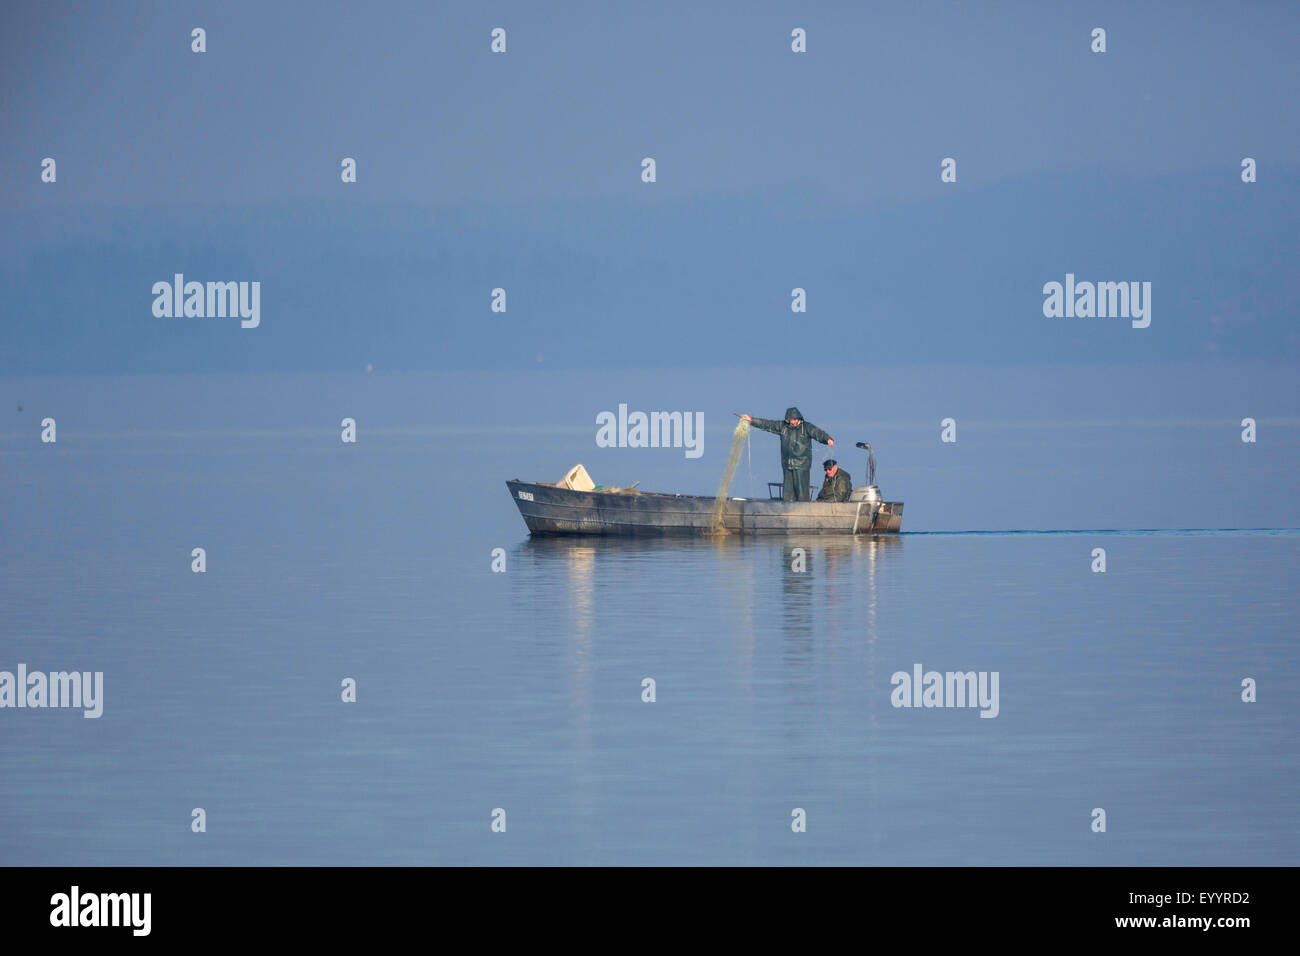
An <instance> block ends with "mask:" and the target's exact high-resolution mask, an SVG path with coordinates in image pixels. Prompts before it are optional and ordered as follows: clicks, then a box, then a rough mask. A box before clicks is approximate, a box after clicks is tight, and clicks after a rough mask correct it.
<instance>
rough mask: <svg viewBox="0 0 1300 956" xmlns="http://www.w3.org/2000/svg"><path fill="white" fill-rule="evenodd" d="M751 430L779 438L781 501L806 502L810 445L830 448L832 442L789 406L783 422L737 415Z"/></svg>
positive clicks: (829, 437)
mask: <svg viewBox="0 0 1300 956" xmlns="http://www.w3.org/2000/svg"><path fill="white" fill-rule="evenodd" d="M740 417H741V418H743V419H744V420H745V421H747V422H749V423H750V424H751V425H753V426H754V427H755V428H761V429H762V430H763V431H765V432H771V433H772V434H774V435H780V436H781V469H782V471H784V472H785V486H784V488H783V489H782V491H781V498H782V500H784V501H807V500H808V484H809V483H808V477H809V474H810V473H811V472H812V443H813V441H814V440H815V441H819V442H821V443H822V444H823V445H834V444H835V439H834V438H832V437H831V436H830V435H828V434H826V433H825V432H824V431H822V430H821V429H820V428H818V427H817V426H816V425H814V424H813V423H812V422H806V421H804V420H803V414H802V413H801V412H800V411H799V409H797V408H795V407H794V406H793V405H792V406H790V407H789V408H787V409H786V410H785V421H780V422H778V421H774V420H773V419H770V418H754V417H752V416H750V415H741V416H740Z"/></svg>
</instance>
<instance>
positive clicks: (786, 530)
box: [506, 478, 903, 535]
mask: <svg viewBox="0 0 1300 956" xmlns="http://www.w3.org/2000/svg"><path fill="white" fill-rule="evenodd" d="M506 487H507V488H509V489H510V497H511V498H513V499H514V502H515V504H516V505H517V506H518V508H519V513H520V514H521V515H522V516H523V519H524V523H525V524H526V525H528V530H529V532H530V533H531V534H539V535H540V534H596V535H671V534H712V533H716V532H714V531H713V529H712V527H711V520H712V514H713V505H714V502H715V500H716V499H714V498H712V497H706V496H704V495H662V494H651V493H643V494H626V493H619V492H603V491H571V490H570V489H567V488H559V487H556V486H555V485H552V484H546V483H544V482H528V481H520V480H519V479H517V478H516V479H514V480H513V481H507V482H506ZM876 507H877V506H876V505H874V504H872V503H871V502H868V501H846V502H842V503H830V502H816V501H765V500H762V499H758V498H729V499H727V503H726V507H725V508H724V509H723V515H722V525H723V528H724V529H725V530H726V531H728V532H729V533H731V534H742V535H748V534H896V533H897V532H898V531H899V530H900V529H901V527H902V523H903V503H902V502H901V501H883V502H880V504H879V510H878V511H876ZM873 512H875V513H874V514H873Z"/></svg>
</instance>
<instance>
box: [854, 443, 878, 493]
mask: <svg viewBox="0 0 1300 956" xmlns="http://www.w3.org/2000/svg"><path fill="white" fill-rule="evenodd" d="M858 447H859V448H861V449H862V450H863V451H865V452H866V453H867V483H866V484H865V485H859V486H858V487H857V488H854V489H853V493H852V494H851V495H849V501H866V502H869V503H871V504H872V505H879V504H880V489H879V488H877V487H876V453H875V452H874V451H872V450H871V446H870V445H869V444H867V443H866V442H864V441H860V442H858Z"/></svg>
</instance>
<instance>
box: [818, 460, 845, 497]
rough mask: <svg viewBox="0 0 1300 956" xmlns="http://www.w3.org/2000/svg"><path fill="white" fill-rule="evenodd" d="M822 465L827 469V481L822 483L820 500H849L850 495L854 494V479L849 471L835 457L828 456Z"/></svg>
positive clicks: (819, 493) (819, 494)
mask: <svg viewBox="0 0 1300 956" xmlns="http://www.w3.org/2000/svg"><path fill="white" fill-rule="evenodd" d="M822 467H823V468H825V469H826V481H825V482H823V483H822V490H821V491H819V492H818V493H817V500H818V501H848V500H849V496H850V495H852V494H853V480H852V479H851V478H850V477H849V473H848V472H847V471H845V470H844V469H843V468H841V467H840V463H839V462H837V461H836V460H835V459H834V458H827V459H826V460H825V461H824V462H822Z"/></svg>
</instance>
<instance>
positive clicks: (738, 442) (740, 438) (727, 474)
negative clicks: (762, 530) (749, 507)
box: [709, 418, 749, 534]
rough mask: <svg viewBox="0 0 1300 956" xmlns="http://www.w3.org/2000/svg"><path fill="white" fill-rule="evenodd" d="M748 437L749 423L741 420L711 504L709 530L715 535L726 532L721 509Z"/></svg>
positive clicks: (724, 503) (725, 501) (724, 504)
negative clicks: (714, 498) (716, 492)
mask: <svg viewBox="0 0 1300 956" xmlns="http://www.w3.org/2000/svg"><path fill="white" fill-rule="evenodd" d="M748 437H749V422H747V421H745V420H744V419H743V418H742V419H741V420H740V422H739V423H737V425H736V431H735V432H734V434H733V436H732V439H731V454H730V455H728V456H727V467H726V470H724V471H723V472H722V484H720V485H718V497H717V499H716V500H715V501H714V502H713V514H712V516H711V517H710V519H709V528H710V530H712V531H714V532H715V533H717V534H726V533H727V530H726V528H724V527H723V526H722V509H723V508H724V507H725V506H726V503H727V492H728V490H730V488H731V479H732V478H734V477H736V466H737V465H739V464H740V450H741V448H743V447H744V446H745V444H746V442H745V439H746V438H748Z"/></svg>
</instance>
